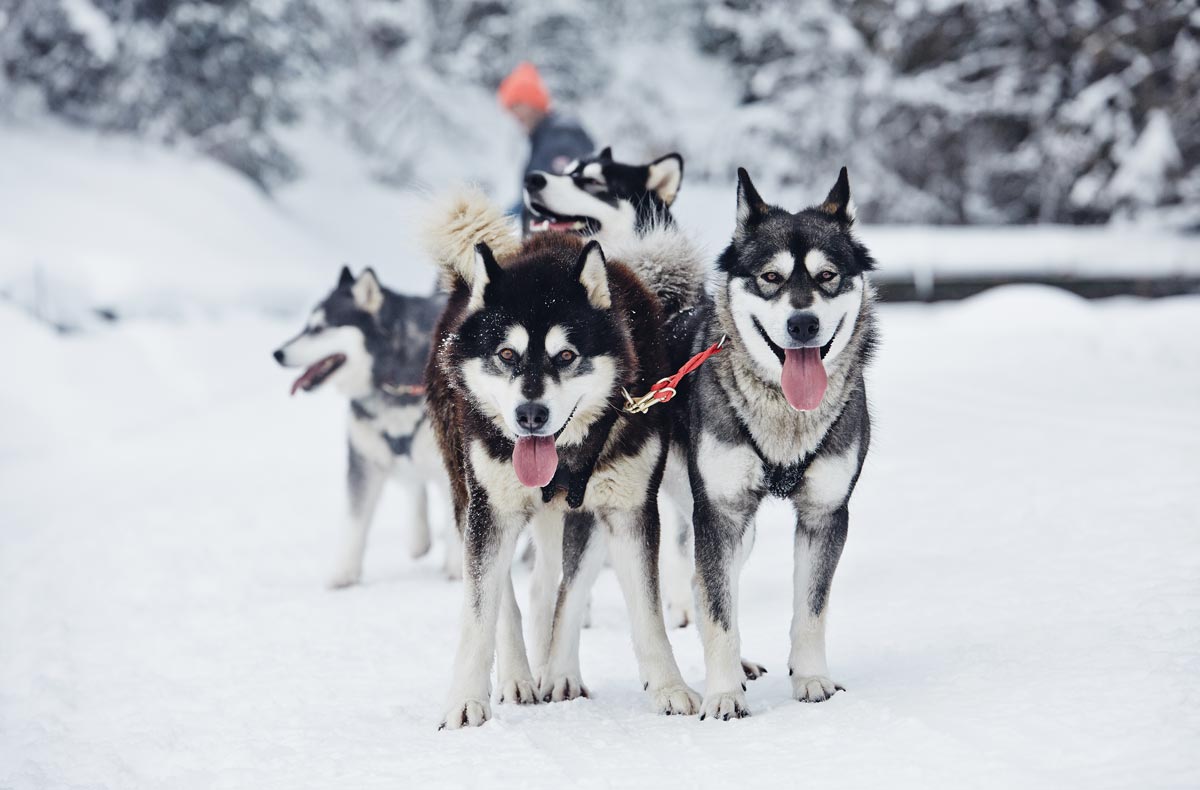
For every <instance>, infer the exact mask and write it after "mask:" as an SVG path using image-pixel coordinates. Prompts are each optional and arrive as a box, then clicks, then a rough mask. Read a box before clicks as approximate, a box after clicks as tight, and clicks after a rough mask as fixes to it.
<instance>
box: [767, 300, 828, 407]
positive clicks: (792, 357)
mask: <svg viewBox="0 0 1200 790" xmlns="http://www.w3.org/2000/svg"><path fill="white" fill-rule="evenodd" d="M754 328H755V329H757V330H758V334H759V335H761V336H762V339H763V340H765V341H766V343H767V346H768V347H769V348H770V349H771V352H772V353H773V354H775V356H777V357H779V362H780V364H782V365H783V372H782V373H781V374H780V377H779V387H780V389H782V390H783V397H784V398H785V399H786V400H787V402H788V405H789V406H791V407H792V408H793V409H795V410H796V411H813V410H815V409H816V408H817V407H818V406H820V405H821V400H822V399H823V398H824V397H825V388H826V386H828V383H829V378H828V376H827V374H826V373H825V363H824V362H823V360H824V359H825V355H826V354H828V353H829V349H830V347H832V346H833V338H835V337H837V334H838V332H840V331H841V329H842V325H841V324H840V323H839V324H838V327H837V329H835V330H834V331H833V335H832V336H831V337H830V338H829V342H828V343H826V344H825V345H823V346H820V347H817V346H810V347H808V348H782V347H780V346H777V345H775V343H774V342H772V340H771V337H770V335H768V334H767V330H765V329H763V325H762V324H761V323H759V321H758V319H757V318H755V319H754Z"/></svg>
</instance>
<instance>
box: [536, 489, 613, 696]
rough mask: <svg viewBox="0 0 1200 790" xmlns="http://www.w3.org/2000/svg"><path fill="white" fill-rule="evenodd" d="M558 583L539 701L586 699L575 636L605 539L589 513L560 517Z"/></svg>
mask: <svg viewBox="0 0 1200 790" xmlns="http://www.w3.org/2000/svg"><path fill="white" fill-rule="evenodd" d="M562 556H563V561H562V574H563V578H562V583H561V584H560V585H559V588H558V602H557V604H556V605H555V608H554V621H553V625H552V626H551V632H550V658H549V660H548V661H547V663H546V667H545V668H544V669H543V670H542V672H541V676H540V677H539V678H538V694H539V695H541V697H542V701H543V702H562V701H563V700H569V699H575V698H576V697H578V696H584V697H586V696H588V690H587V687H586V686H584V685H583V680H582V678H581V677H580V671H579V636H580V633H579V632H580V630H581V629H582V628H583V617H584V614H585V612H586V610H587V605H588V596H589V593H590V592H591V589H592V584H593V583H594V582H595V581H596V576H597V575H599V573H600V569H601V568H603V567H604V557H605V540H604V535H603V533H602V532H601V531H600V530H598V529H596V519H595V516H593V515H592V514H591V513H590V512H587V511H580V510H572V511H570V512H568V513H567V514H566V515H565V516H564V517H563V539H562Z"/></svg>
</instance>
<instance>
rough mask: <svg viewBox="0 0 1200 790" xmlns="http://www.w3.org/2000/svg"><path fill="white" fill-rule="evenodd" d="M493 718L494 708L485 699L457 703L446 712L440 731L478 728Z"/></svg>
mask: <svg viewBox="0 0 1200 790" xmlns="http://www.w3.org/2000/svg"><path fill="white" fill-rule="evenodd" d="M490 718H492V706H491V705H489V704H488V701H487V700H485V699H468V700H463V701H462V702H457V703H455V704H453V705H451V706H450V710H448V711H446V718H444V719H442V725H441V726H440V727H438V729H439V730H459V729H462V728H463V727H478V726H479V725H481V724H483V723H484V722H485V721H487V720H488V719H490Z"/></svg>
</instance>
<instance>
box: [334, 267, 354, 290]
mask: <svg viewBox="0 0 1200 790" xmlns="http://www.w3.org/2000/svg"><path fill="white" fill-rule="evenodd" d="M352 285H354V275H353V274H351V272H350V267H349V266H342V273H341V274H339V275H338V288H349V287H350V286H352Z"/></svg>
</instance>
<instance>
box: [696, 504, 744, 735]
mask: <svg viewBox="0 0 1200 790" xmlns="http://www.w3.org/2000/svg"><path fill="white" fill-rule="evenodd" d="M753 512H754V511H753V509H749V510H748V511H747V509H745V508H743V509H738V510H731V509H729V508H723V507H720V506H717V505H714V504H713V503H711V502H709V501H708V500H707V498H706V497H705V495H704V494H703V492H702V491H701V492H700V495H699V496H697V499H696V508H695V518H694V522H693V523H694V526H695V542H696V580H697V608H698V610H699V611H698V612H697V619H698V621H699V624H700V638H701V641H702V642H703V643H704V667H705V674H706V680H705V693H704V702H703V704H702V706H701V711H700V718H701V719H707V718H713V719H722V720H729V719H740V718H742V717H743V716H749V715H750V708H749V707H748V706H747V705H746V692H745V680H746V673H745V671H744V669H743V667H742V660H741V636H740V634H739V633H738V583H739V579H740V577H741V572H742V565H743V563H744V562H745V559H746V553H747V551H748V550H749V543H750V542H752V540H753V526H752V518H753Z"/></svg>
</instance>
